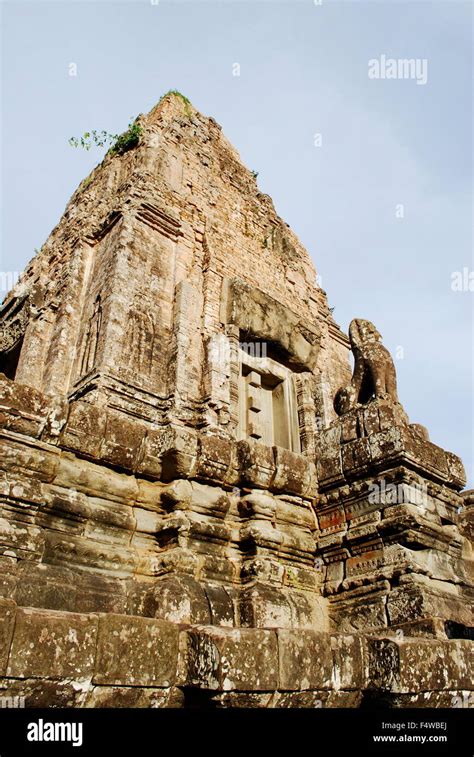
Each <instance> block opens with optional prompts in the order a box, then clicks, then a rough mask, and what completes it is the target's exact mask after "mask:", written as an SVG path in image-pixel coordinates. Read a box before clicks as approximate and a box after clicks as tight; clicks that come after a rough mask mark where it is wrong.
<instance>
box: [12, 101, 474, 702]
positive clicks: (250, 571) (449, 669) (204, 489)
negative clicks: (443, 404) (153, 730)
mask: <svg viewBox="0 0 474 757" xmlns="http://www.w3.org/2000/svg"><path fill="white" fill-rule="evenodd" d="M137 123H138V124H139V126H140V130H141V132H140V137H139V139H138V144H130V145H128V146H127V145H126V146H125V147H124V148H123V149H121V150H111V151H109V153H108V154H107V155H106V157H105V159H104V160H103V161H102V163H101V164H100V165H99V166H98V167H97V168H96V169H94V171H93V172H92V173H91V175H90V176H89V177H88V178H87V179H85V180H84V181H83V182H82V184H81V185H80V186H79V188H78V189H77V191H76V192H75V194H74V195H73V197H72V198H71V200H70V202H69V204H68V206H67V208H66V210H65V213H64V215H63V217H62V218H61V220H60V222H59V224H58V225H57V226H56V228H55V229H54V230H53V232H52V233H51V235H50V237H49V238H48V240H47V241H46V243H45V244H44V246H43V247H42V249H41V251H40V252H39V253H38V254H37V255H36V257H35V258H34V259H33V260H32V262H31V263H30V264H29V266H28V268H27V270H26V271H25V274H24V276H23V278H22V280H21V282H20V283H19V284H18V286H17V287H16V288H15V289H14V290H13V291H12V292H11V293H10V295H9V296H8V297H7V298H6V300H5V302H4V303H3V306H2V308H1V311H0V443H1V456H0V496H1V516H0V534H1V540H0V546H1V550H0V596H1V599H0V676H1V678H0V691H1V693H3V694H5V695H8V696H24V697H25V700H26V706H42V705H46V706H77V707H105V706H135V707H150V706H154V707H188V706H192V707H202V708H209V707H237V706H255V707H318V706H322V707H358V706H366V705H367V704H369V703H371V702H385V703H386V704H387V705H388V706H394V707H400V706H409V705H416V706H453V705H456V704H458V705H459V706H467V704H469V702H470V691H471V689H472V681H471V674H470V666H471V665H472V641H470V637H471V631H472V626H473V625H474V624H473V619H472V599H473V573H472V547H471V539H472V518H470V516H472V512H473V504H474V497H473V492H472V491H471V492H464V493H463V492H462V489H463V487H464V486H465V474H464V470H463V466H462V463H461V461H460V460H459V458H458V457H456V456H455V455H454V454H452V453H450V452H446V451H444V450H443V449H441V448H440V447H437V446H436V445H434V444H432V443H431V442H430V440H429V436H428V432H427V431H426V429H424V428H423V427H422V426H419V425H417V424H416V423H411V422H410V420H409V418H408V417H407V415H406V413H405V411H404V409H403V407H402V405H401V403H400V399H399V397H398V393H397V387H396V376H395V369H394V365H393V362H392V359H391V357H390V355H389V353H388V352H387V350H386V349H385V347H384V346H383V344H382V341H381V336H380V334H379V333H378V331H377V330H376V328H375V327H374V326H373V324H371V323H369V322H368V321H365V320H362V319H354V320H353V321H352V323H351V326H350V329H349V336H346V335H345V334H344V333H342V331H341V330H340V328H339V327H338V325H337V324H336V323H335V321H334V319H333V317H332V314H331V312H330V310H329V308H328V304H327V300H326V295H325V293H324V291H322V289H321V288H320V287H319V286H318V284H317V281H316V272H315V269H314V267H313V264H312V262H311V260H310V257H309V255H308V253H307V252H306V251H305V250H304V248H303V247H302V245H301V244H300V242H299V241H298V239H297V238H296V236H295V235H294V233H293V232H292V231H291V229H290V228H289V227H288V226H287V224H285V223H284V222H283V221H282V220H281V219H280V218H279V217H278V215H277V214H276V212H275V209H274V207H273V204H272V201H271V199H270V197H268V196H267V195H264V194H262V193H261V192H259V190H258V188H257V184H256V181H255V178H254V176H253V175H252V173H251V172H250V171H249V170H247V169H246V168H245V167H244V166H243V165H242V163H241V162H240V159H239V156H238V154H237V152H236V151H235V149H234V148H233V147H232V146H231V145H230V144H229V143H228V142H227V140H226V138H225V137H224V135H223V134H222V132H221V129H220V127H219V126H218V124H217V123H216V122H215V121H214V120H213V119H212V118H207V117H204V116H202V115H201V114H200V113H198V112H197V111H196V110H195V109H194V108H193V107H192V105H191V104H190V103H188V102H187V101H186V100H185V99H184V98H182V97H180V96H178V95H176V94H170V95H167V96H165V97H164V98H162V100H161V101H160V102H159V104H158V105H157V106H156V107H155V108H154V109H153V110H152V111H151V112H150V113H149V114H148V115H147V116H140V117H139V118H138V120H137ZM361 309H363V303H361ZM350 350H352V352H353V355H354V371H353V372H352V370H351V368H350V361H349V351H350ZM446 381H448V377H446ZM470 655H471V657H470Z"/></svg>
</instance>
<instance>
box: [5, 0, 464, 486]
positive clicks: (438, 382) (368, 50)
mask: <svg viewBox="0 0 474 757" xmlns="http://www.w3.org/2000/svg"><path fill="white" fill-rule="evenodd" d="M472 7H473V6H472V4H471V3H469V2H466V3H462V2H456V0H446V2H430V1H429V0H424V1H423V2H416V0H411V1H409V2H403V1H397V2H384V1H383V0H377V2H363V0H357V2H336V0H322V5H321V6H316V5H315V4H314V3H313V2H312V0H301V1H300V2H298V0H292V2H273V1H272V0H267V1H266V2H242V1H239V2H235V1H221V2H200V1H199V0H198V1H196V0H194V1H193V2H192V3H191V2H177V1H173V2H172V1H170V0H168V2H167V0H160V2H159V3H158V4H152V2H150V0H136V1H135V2H115V1H113V0H112V1H110V2H109V1H103V2H94V1H92V0H90V1H88V2H81V1H79V2H68V1H67V0H62V2H42V1H41V0H39V1H37V2H32V3H29V2H21V1H19V2H14V3H10V2H3V3H2V15H3V39H2V42H3V44H2V52H3V54H2V71H3V75H2V85H3V86H2V94H3V100H2V110H1V115H2V118H1V126H2V135H3V140H2V141H3V154H2V158H3V160H2V171H1V178H2V190H3V215H2V223H1V230H2V234H1V242H2V252H1V259H0V270H2V271H17V270H21V269H22V268H23V267H24V265H25V264H26V263H27V261H28V260H29V259H30V258H31V257H32V255H33V254H34V249H35V248H39V247H41V245H42V243H43V242H44V241H45V239H46V238H47V236H48V234H49V232H50V231H51V229H52V228H53V226H54V225H55V224H56V223H57V221H58V220H59V217H60V215H61V213H62V212H63V210H64V206H65V204H66V202H67V200H68V199H69V197H70V196H71V194H72V193H73V191H74V190H75V188H76V186H77V185H78V183H79V182H80V181H81V179H82V178H84V176H86V175H87V174H88V173H89V171H90V169H91V168H92V167H93V166H94V165H95V164H96V163H97V162H99V161H100V159H101V157H102V154H103V151H101V150H98V149H97V150H92V151H91V152H89V153H87V152H83V151H80V150H74V149H73V148H71V147H70V146H69V145H68V138H69V137H70V136H72V135H80V134H81V133H82V132H83V131H85V130H89V129H93V128H96V129H106V130H108V131H110V132H120V131H123V130H124V128H125V127H126V125H127V123H128V121H129V119H130V117H135V116H136V115H137V114H138V113H140V112H146V111H148V110H149V109H150V108H151V107H152V106H153V105H154V104H155V103H156V101H157V100H158V99H159V97H160V96H161V95H162V94H163V93H164V92H166V91H167V90H169V89H179V90H180V91H181V92H183V93H184V94H185V95H187V97H189V98H190V99H191V101H192V102H193V104H194V105H195V106H196V107H197V108H198V109H199V110H201V111H202V112H203V113H205V114H208V115H212V116H213V117H214V118H215V119H216V120H217V121H218V122H219V123H220V124H221V125H222V128H223V130H224V132H225V134H226V135H227V137H228V138H229V139H230V141H231V142H232V143H233V144H234V145H235V147H236V148H237V149H238V150H239V152H240V154H241V157H242V159H243V161H244V163H245V164H246V165H247V166H248V167H249V168H251V169H254V170H256V171H258V172H259V176H258V183H259V186H260V188H261V190H262V191H263V192H266V193H268V194H270V195H271V196H272V197H273V199H274V202H275V207H276V209H277V211H278V213H279V214H280V215H281V216H282V217H283V218H284V219H285V220H286V221H287V222H288V223H289V224H290V226H291V227H292V228H293V230H294V231H295V232H296V234H297V235H298V236H299V237H300V239H301V240H302V242H303V243H304V244H305V246H306V247H307V249H308V250H309V252H310V254H311V256H312V257H313V259H314V261H315V263H316V266H317V269H318V272H319V274H320V275H321V277H322V283H323V288H324V289H325V290H326V291H327V293H328V297H329V302H330V304H331V305H332V306H335V311H334V315H335V317H336V319H337V320H338V322H339V323H340V324H341V326H342V328H344V329H347V326H348V324H349V321H350V320H351V318H353V317H362V318H368V319H370V320H373V321H374V322H375V324H376V325H377V327H378V328H379V330H380V331H381V333H382V335H383V337H384V341H385V344H386V345H387V346H388V347H389V348H390V349H391V350H392V353H395V351H396V349H397V347H399V346H401V347H403V351H404V357H403V359H399V360H396V366H397V371H398V379H399V394H400V397H401V400H402V402H403V403H404V405H405V407H406V409H407V411H408V413H409V415H410V417H411V420H412V421H413V422H419V423H422V424H424V425H426V426H427V427H428V428H429V430H430V434H431V439H432V440H433V441H434V442H435V443H437V444H440V445H441V446H444V447H445V448H447V449H450V450H452V451H453V452H456V453H458V454H460V455H461V456H462V458H463V460H464V463H465V465H466V468H467V469H468V472H469V476H470V485H471V486H472V485H473V479H474V470H473V460H474V454H473V426H474V418H473V416H474V411H473V400H472V390H473V349H472V347H473V298H474V293H472V292H469V291H466V292H453V291H452V290H451V274H452V272H454V271H461V270H462V269H463V268H464V267H467V268H468V270H469V271H472V270H473V268H474V263H473V254H472V249H473V248H472V220H473V218H472V202H471V191H472V174H473V171H472V159H473V150H472V141H471V140H472V136H471V135H472V125H473V124H472V102H473V98H472V95H473V92H472V78H471V76H472V74H471V71H472V49H473V37H472ZM381 55H386V56H387V57H393V58H396V59H398V58H420V59H424V58H425V59H427V61H428V81H427V83H426V85H424V86H420V85H418V84H417V83H416V81H414V80H388V79H385V80H373V79H369V77H368V61H369V60H370V59H372V58H379V57H380V56H381ZM70 63H76V64H77V72H78V73H77V77H71V76H69V74H68V67H69V64H70ZM234 63H239V64H240V67H241V68H240V76H239V77H235V76H233V75H232V66H233V64H234ZM316 133H320V134H321V135H322V144H321V146H320V147H315V146H314V135H315V134H316ZM400 203H401V204H403V206H404V218H397V217H396V206H397V204H400Z"/></svg>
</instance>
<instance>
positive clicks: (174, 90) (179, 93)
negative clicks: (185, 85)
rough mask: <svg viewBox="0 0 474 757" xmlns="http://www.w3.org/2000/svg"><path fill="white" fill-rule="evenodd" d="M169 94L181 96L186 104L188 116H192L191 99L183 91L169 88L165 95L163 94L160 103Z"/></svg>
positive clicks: (185, 108)
mask: <svg viewBox="0 0 474 757" xmlns="http://www.w3.org/2000/svg"><path fill="white" fill-rule="evenodd" d="M169 95H174V96H175V97H179V99H180V100H181V101H182V102H183V104H184V110H185V111H186V115H187V116H191V100H189V98H187V97H186V95H183V94H182V93H181V92H179V91H178V90H177V89H169V90H168V92H165V94H164V95H161V97H160V99H159V101H158V104H159V103H160V102H161V101H162V100H164V99H165V97H168V96H169Z"/></svg>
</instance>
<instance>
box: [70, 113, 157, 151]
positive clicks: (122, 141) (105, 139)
mask: <svg viewBox="0 0 474 757" xmlns="http://www.w3.org/2000/svg"><path fill="white" fill-rule="evenodd" d="M142 131H143V128H142V127H141V126H140V124H139V123H138V122H137V121H136V120H135V121H133V122H130V123H129V125H128V128H127V130H126V131H124V132H123V134H110V133H109V132H108V131H96V130H95V129H93V130H92V131H85V132H84V134H83V135H82V137H71V139H70V140H69V144H70V145H71V147H83V148H84V150H90V149H91V147H92V146H93V145H95V146H96V147H105V146H106V145H110V148H109V152H111V153H115V154H117V155H122V154H123V153H124V152H127V150H131V149H132V147H136V146H137V144H138V143H139V141H140V136H141V134H142Z"/></svg>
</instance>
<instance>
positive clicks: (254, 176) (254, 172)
mask: <svg viewBox="0 0 474 757" xmlns="http://www.w3.org/2000/svg"><path fill="white" fill-rule="evenodd" d="M252 176H253V178H254V179H256V178H257V176H258V171H252Z"/></svg>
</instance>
